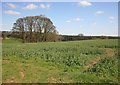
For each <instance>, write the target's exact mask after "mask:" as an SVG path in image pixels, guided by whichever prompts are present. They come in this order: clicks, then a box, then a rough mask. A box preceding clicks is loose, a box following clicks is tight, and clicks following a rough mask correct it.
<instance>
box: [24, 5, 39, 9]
mask: <svg viewBox="0 0 120 85" xmlns="http://www.w3.org/2000/svg"><path fill="white" fill-rule="evenodd" d="M36 8H37V5H35V4H29V5H27V6H26V7H24V9H28V10H32V9H36Z"/></svg>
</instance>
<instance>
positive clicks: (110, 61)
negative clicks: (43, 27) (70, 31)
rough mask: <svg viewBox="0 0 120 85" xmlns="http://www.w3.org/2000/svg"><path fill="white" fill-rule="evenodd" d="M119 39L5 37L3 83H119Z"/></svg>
mask: <svg viewBox="0 0 120 85" xmlns="http://www.w3.org/2000/svg"><path fill="white" fill-rule="evenodd" d="M117 47H118V40H116V39H106V40H102V39H99V40H82V41H67V42H44V43H43V42H39V43H24V44H23V43H21V40H20V39H6V40H3V47H2V54H3V59H2V70H3V74H2V77H3V83H118V79H117V76H118V68H117V63H118V61H117V56H118V55H117Z"/></svg>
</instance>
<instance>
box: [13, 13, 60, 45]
mask: <svg viewBox="0 0 120 85" xmlns="http://www.w3.org/2000/svg"><path fill="white" fill-rule="evenodd" d="M11 36H12V37H14V38H21V39H22V40H23V43H24V42H45V41H58V40H59V38H60V37H59V35H58V32H57V30H56V27H55V26H54V25H53V22H52V21H51V20H50V19H49V18H47V17H45V16H44V15H40V16H27V17H23V18H19V19H17V20H16V22H15V23H14V24H13V29H12V31H11Z"/></svg>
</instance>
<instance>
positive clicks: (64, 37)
mask: <svg viewBox="0 0 120 85" xmlns="http://www.w3.org/2000/svg"><path fill="white" fill-rule="evenodd" d="M2 37H3V39H5V38H6V37H8V38H9V37H14V38H20V36H19V32H16V34H15V35H14V33H13V32H11V31H2ZM51 37H53V36H51ZM56 37H57V41H75V40H93V39H120V37H118V36H79V35H56ZM47 38H48V39H47V40H48V41H53V40H51V39H52V38H50V37H47ZM53 39H54V37H53Z"/></svg>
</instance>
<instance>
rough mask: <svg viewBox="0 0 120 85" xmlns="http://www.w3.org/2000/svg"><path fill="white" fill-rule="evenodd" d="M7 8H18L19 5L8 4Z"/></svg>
mask: <svg viewBox="0 0 120 85" xmlns="http://www.w3.org/2000/svg"><path fill="white" fill-rule="evenodd" d="M7 6H9V7H10V8H17V5H15V4H13V3H7Z"/></svg>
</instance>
